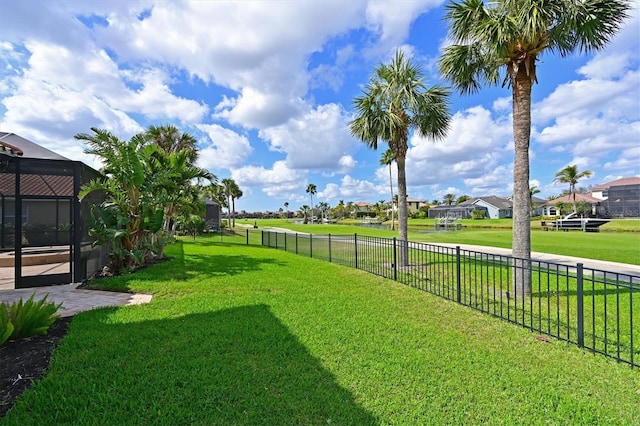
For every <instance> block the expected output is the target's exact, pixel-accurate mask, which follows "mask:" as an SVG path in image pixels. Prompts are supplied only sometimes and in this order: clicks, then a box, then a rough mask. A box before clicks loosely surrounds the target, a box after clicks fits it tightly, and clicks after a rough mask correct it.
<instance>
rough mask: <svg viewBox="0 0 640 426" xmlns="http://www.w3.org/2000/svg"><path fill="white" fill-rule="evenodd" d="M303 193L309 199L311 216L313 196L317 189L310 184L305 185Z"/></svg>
mask: <svg viewBox="0 0 640 426" xmlns="http://www.w3.org/2000/svg"><path fill="white" fill-rule="evenodd" d="M305 192H306V193H307V194H309V197H310V199H311V203H310V204H309V205H310V206H311V215H312V216H313V196H314V195H315V194H316V193H317V192H318V189H317V188H316V185H315V184H313V183H310V184H309V185H307V189H306V191H305Z"/></svg>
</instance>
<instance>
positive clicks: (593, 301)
mask: <svg viewBox="0 0 640 426" xmlns="http://www.w3.org/2000/svg"><path fill="white" fill-rule="evenodd" d="M247 244H249V232H248V231H247ZM261 244H262V245H263V246H268V247H272V248H276V249H279V250H285V251H288V252H291V253H296V254H299V255H303V256H308V257H312V258H316V259H321V260H326V261H329V262H333V263H338V264H340V265H344V266H349V267H353V268H357V269H361V270H363V271H366V272H370V273H372V274H375V275H379V276H382V277H385V278H389V279H393V280H396V281H398V282H401V283H404V284H407V285H410V286H412V287H415V288H417V289H420V290H423V291H427V292H429V293H432V294H435V295H438V296H440V297H443V298H445V299H448V300H452V301H456V302H457V303H460V304H462V305H465V306H469V307H471V308H473V309H476V310H479V311H481V312H484V313H487V314H490V315H493V316H495V317H498V318H501V319H504V320H506V321H509V322H512V323H515V324H519V325H521V326H524V327H526V328H529V329H531V330H532V331H535V332H538V333H540V334H543V335H548V336H552V337H555V338H558V339H561V340H564V341H566V342H569V343H573V344H576V345H578V346H579V347H581V348H584V349H586V350H589V351H592V352H594V353H600V354H603V355H606V356H608V357H611V358H615V359H616V360H618V361H619V362H623V363H626V364H629V365H630V366H632V367H640V344H639V343H638V342H640V330H639V329H638V327H637V326H638V319H637V318H639V317H640V300H639V297H640V276H633V275H627V274H621V273H616V272H611V271H604V270H598V269H591V268H586V267H584V266H583V265H582V264H581V263H578V264H576V265H573V266H568V265H563V264H557V263H552V262H544V261H538V260H532V261H531V262H528V261H527V262H523V261H522V260H520V259H515V258H513V257H511V256H502V255H497V254H489V253H483V252H477V251H471V250H463V249H461V248H460V247H456V248H450V247H443V246H438V245H434V244H425V243H415V242H408V241H400V240H397V239H396V238H393V239H390V238H381V237H371V236H363V235H357V234H353V235H310V234H293V233H284V232H271V231H262V233H261ZM400 258H402V261H400ZM522 268H526V269H527V271H523V270H522ZM529 270H530V273H529ZM523 272H527V275H530V276H531V294H529V295H527V294H522V292H520V293H521V294H518V293H517V292H514V290H513V289H512V287H513V280H514V276H513V275H514V274H521V273H523Z"/></svg>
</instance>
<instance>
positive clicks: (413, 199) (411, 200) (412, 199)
mask: <svg viewBox="0 0 640 426" xmlns="http://www.w3.org/2000/svg"><path fill="white" fill-rule="evenodd" d="M421 202H422V201H420V200H416V199H415V198H411V197H407V203H421Z"/></svg>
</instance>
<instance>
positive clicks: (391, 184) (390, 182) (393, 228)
mask: <svg viewBox="0 0 640 426" xmlns="http://www.w3.org/2000/svg"><path fill="white" fill-rule="evenodd" d="M389 188H390V189H391V230H392V231H393V230H395V227H394V226H393V216H394V209H393V178H392V176H391V163H389Z"/></svg>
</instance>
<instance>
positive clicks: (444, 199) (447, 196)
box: [442, 194, 456, 206]
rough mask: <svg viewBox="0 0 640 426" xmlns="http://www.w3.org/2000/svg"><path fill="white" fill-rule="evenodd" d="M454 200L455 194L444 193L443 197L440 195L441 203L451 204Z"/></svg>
mask: <svg viewBox="0 0 640 426" xmlns="http://www.w3.org/2000/svg"><path fill="white" fill-rule="evenodd" d="M455 200H456V196H455V195H453V194H445V196H444V197H442V203H443V204H446V205H447V206H450V205H452V204H453V203H454V202H455Z"/></svg>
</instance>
